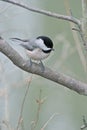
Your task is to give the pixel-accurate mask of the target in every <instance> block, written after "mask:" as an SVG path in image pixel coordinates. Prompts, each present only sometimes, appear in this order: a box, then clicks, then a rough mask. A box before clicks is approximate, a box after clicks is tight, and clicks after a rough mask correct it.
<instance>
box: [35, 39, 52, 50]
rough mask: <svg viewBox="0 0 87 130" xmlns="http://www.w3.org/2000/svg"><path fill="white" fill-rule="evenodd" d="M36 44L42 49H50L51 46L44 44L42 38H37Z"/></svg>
mask: <svg viewBox="0 0 87 130" xmlns="http://www.w3.org/2000/svg"><path fill="white" fill-rule="evenodd" d="M35 42H36V44H37V46H38V47H39V48H41V49H42V50H50V49H51V48H47V47H46V45H45V44H44V42H43V40H42V39H36V41H35Z"/></svg>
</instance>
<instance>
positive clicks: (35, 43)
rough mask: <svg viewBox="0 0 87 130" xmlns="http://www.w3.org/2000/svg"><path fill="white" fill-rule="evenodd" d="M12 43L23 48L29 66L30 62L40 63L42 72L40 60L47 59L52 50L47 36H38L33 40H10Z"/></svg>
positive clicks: (51, 44)
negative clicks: (27, 57)
mask: <svg viewBox="0 0 87 130" xmlns="http://www.w3.org/2000/svg"><path fill="white" fill-rule="evenodd" d="M10 39H11V40H12V41H14V42H15V41H16V42H17V43H18V44H19V45H21V46H22V47H23V48H25V50H26V53H27V55H28V56H29V58H30V66H31V65H32V60H36V61H40V64H41V68H42V70H44V65H43V63H42V60H44V59H45V58H47V57H48V56H49V55H50V53H51V52H52V51H53V50H54V48H53V41H52V40H51V38H49V37H48V36H38V37H36V38H34V39H20V38H10Z"/></svg>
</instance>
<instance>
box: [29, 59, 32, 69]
mask: <svg viewBox="0 0 87 130" xmlns="http://www.w3.org/2000/svg"><path fill="white" fill-rule="evenodd" d="M29 62H30V67H32V60H31V58H30V61H29Z"/></svg>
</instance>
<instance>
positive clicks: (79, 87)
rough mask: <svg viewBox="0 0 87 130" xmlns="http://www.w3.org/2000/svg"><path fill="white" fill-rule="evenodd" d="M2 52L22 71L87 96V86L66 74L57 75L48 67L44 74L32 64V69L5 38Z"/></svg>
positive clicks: (0, 49)
mask: <svg viewBox="0 0 87 130" xmlns="http://www.w3.org/2000/svg"><path fill="white" fill-rule="evenodd" d="M0 51H1V52H2V53H3V54H4V55H6V56H7V57H8V58H9V59H10V60H11V61H12V62H13V63H14V64H15V65H16V66H18V67H19V68H21V69H22V70H24V71H26V72H29V73H33V74H36V75H40V76H42V77H44V78H46V79H49V80H51V81H54V82H56V83H58V84H61V85H63V86H65V87H67V88H69V89H71V90H74V91H75V92H77V93H79V94H83V95H87V84H85V83H83V82H81V81H79V80H76V79H74V78H71V77H69V76H67V75H65V74H62V73H59V72H58V73H57V72H56V71H53V70H51V69H50V68H48V67H45V70H44V72H42V70H41V67H40V65H38V64H36V63H32V66H31V67H30V64H29V61H26V60H25V59H23V57H21V56H20V55H19V54H18V52H17V51H16V50H14V49H13V48H12V47H11V46H10V45H9V44H8V43H7V42H6V41H5V40H4V39H3V38H1V37H0Z"/></svg>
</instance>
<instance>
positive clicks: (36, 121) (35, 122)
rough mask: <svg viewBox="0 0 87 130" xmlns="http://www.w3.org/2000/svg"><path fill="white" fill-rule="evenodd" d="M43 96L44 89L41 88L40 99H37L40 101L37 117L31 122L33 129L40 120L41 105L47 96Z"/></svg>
mask: <svg viewBox="0 0 87 130" xmlns="http://www.w3.org/2000/svg"><path fill="white" fill-rule="evenodd" d="M41 96H42V90H41V89H40V94H39V99H36V102H37V103H38V108H37V113H36V119H35V120H34V121H32V122H31V130H34V129H35V128H36V126H37V123H38V121H39V115H40V109H41V105H42V104H43V103H44V101H45V99H46V98H43V99H42V98H41Z"/></svg>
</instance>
